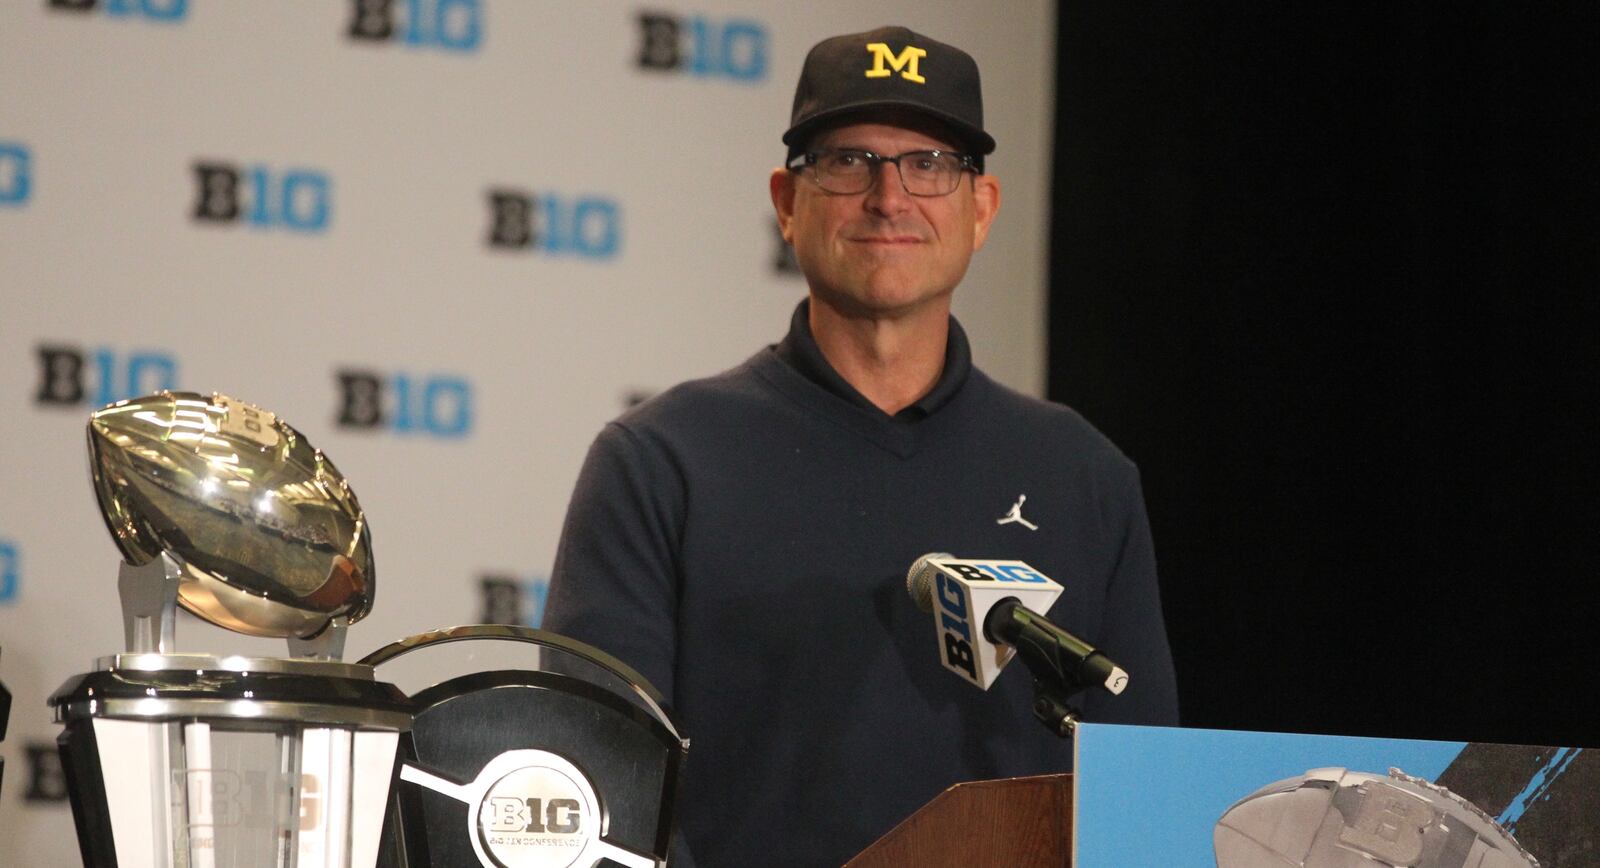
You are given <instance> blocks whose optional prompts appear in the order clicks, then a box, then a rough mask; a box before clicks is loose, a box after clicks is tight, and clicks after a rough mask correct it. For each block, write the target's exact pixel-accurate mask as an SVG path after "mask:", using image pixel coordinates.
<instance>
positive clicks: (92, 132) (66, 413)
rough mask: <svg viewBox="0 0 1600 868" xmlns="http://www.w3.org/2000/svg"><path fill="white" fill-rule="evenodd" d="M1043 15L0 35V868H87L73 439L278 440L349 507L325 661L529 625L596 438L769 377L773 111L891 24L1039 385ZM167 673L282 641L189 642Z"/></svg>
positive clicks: (996, 335) (642, 19)
mask: <svg viewBox="0 0 1600 868" xmlns="http://www.w3.org/2000/svg"><path fill="white" fill-rule="evenodd" d="M1054 8H1055V4H1054V3H1052V2H1049V0H1007V2H1003V3H999V4H980V3H971V2H966V0H881V2H877V3H873V4H862V3H859V2H845V0H812V2H809V3H804V4H796V3H782V4H780V3H763V2H756V0H744V2H736V0H694V2H679V0H660V2H651V3H648V4H634V3H623V2H611V0H606V2H600V0H299V2H285V0H0V82H3V86H0V682H3V683H4V684H5V685H6V686H7V687H8V688H9V689H10V690H11V692H12V693H13V694H14V695H15V707H14V709H13V712H12V716H11V727H10V731H9V733H8V734H7V738H6V740H5V742H4V744H3V745H0V756H3V757H4V758H5V777H4V786H3V789H0V865H7V866H9V865H21V864H30V865H52V866H54V865H69V864H75V861H76V858H77V857H76V844H75V840H74V836H73V832H72V825H71V817H70V812H69V811H68V810H67V808H66V804H65V802H64V801H63V799H64V797H65V789H64V782H63V780H62V778H61V775H60V770H59V767H58V765H57V764H56V760H55V754H54V738H55V735H56V732H57V727H56V726H55V725H54V724H53V723H52V722H51V720H50V716H49V711H48V710H47V708H46V707H45V698H46V697H47V696H48V695H49V693H50V692H51V691H53V690H54V689H55V688H56V687H57V686H59V685H60V684H61V683H62V682H63V681H64V680H65V679H66V678H67V677H68V676H69V675H71V674H73V673H75V672H80V671H84V670H86V669H89V668H90V667H91V666H92V663H93V660H94V659H95V658H96V657H98V656H101V655H106V654H111V653H115V652H117V651H119V650H121V646H122V626H121V618H120V613H119V609H118V602H117V596H116V574H117V570H116V565H117V560H118V554H117V550H116V548H115V547H114V545H113V543H112V542H111V539H110V537H109V536H108V534H107V531H106V529H105V527H104V525H103V523H102V521H101V519H100V517H99V515H98V512H97V510H96V507H95V505H94V498H93V495H92V491H91V488H90V483H89V476H88V470H87V462H86V451H85V447H84V423H85V420H86V418H87V416H88V414H89V412H90V411H91V410H93V409H95V408H97V407H99V406H101V405H102V404H105V403H107V402H110V401H113V400H117V399H121V398H125V397H130V396H133V395H138V394H146V393H150V392H154V391H158V390H160V389H166V388H171V389H182V390H193V391H201V392H211V391H221V392H224V393H226V394H230V395H232V396H234V397H237V398H239V399H242V400H246V401H249V402H252V403H255V404H259V405H261V406H263V407H265V408H267V409H270V410H273V411H276V412H277V413H278V414H279V415H280V416H281V417H282V418H284V419H285V420H286V421H288V422H289V423H290V424H292V425H294V426H295V427H297V428H299V429H300V430H301V431H302V432H303V433H304V434H305V435H306V436H307V438H308V439H309V440H310V441H311V442H312V443H313V444H315V445H317V446H319V447H321V448H322V449H323V451H324V452H326V453H327V454H328V455H329V456H330V457H331V458H332V459H333V460H334V461H335V462H336V463H337V464H338V466H339V467H340V469H341V470H342V471H343V472H344V474H345V475H346V476H347V477H348V478H349V479H350V481H351V483H352V485H353V487H354V489H355V491H356V493H357V495H358V496H359V498H360V499H361V502H362V505H363V506H364V507H365V509H366V512H367V516H368V518H369V519H370V523H371V527H372V532H373V545H374V551H375V553H376V562H377V580H378V589H379V594H378V596H377V606H376V609H375V611H374V613H373V615H372V616H371V617H370V618H368V619H367V620H365V621H363V622H361V623H359V624H357V625H355V626H354V627H353V628H352V629H351V632H350V638H349V644H348V648H347V651H348V655H347V656H348V657H350V658H351V659H354V658H358V657H360V656H362V655H364V654H365V653H367V652H368V651H370V650H372V649H374V648H377V647H379V646H381V645H383V644H385V643H387V642H389V641H390V640H392V639H396V638H399V637H401V636H405V635H409V634H412V633H417V632H420V631H423V630H427V629H431V628H434V627H439V626H446V625H453V624H460V623H471V622H479V621H501V622H520V623H529V624H533V623H536V622H537V620H538V618H539V615H540V611H541V608H542V605H543V599H544V588H545V578H546V576H547V574H548V571H549V567H550V563H551V560H552V558H553V556H554V550H555V544H556V539H557V535H558V533H559V530H560V526H561V519H562V514H563V512H564V510H565V505H566V500H567V496H568V494H569V493H570V490H571V486H572V483H573V481H574V479H575V478H576V476H577V472H578V467H579V464H580V462H581V461H582V458H583V454H584V451H585V449H586V448H587V446H588V444H589V441H590V439H591V438H592V437H593V436H594V434H595V433H596V432H597V431H598V430H599V429H600V427H601V426H602V425H603V424H604V423H605V421H606V420H607V419H610V418H612V417H613V416H615V415H616V414H617V413H618V412H620V411H621V410H622V409H624V408H625V407H626V406H627V405H628V403H629V402H631V401H636V400H639V399H640V398H641V397H643V396H647V395H649V394H651V393H653V392H655V391H658V390H660V389H663V388H665V387H667V386H669V385H671V384H672V383H674V382H677V381H679V380H682V379H686V378H690V377H696V376H704V375H707V374H711V373H714V372H716V371H719V370H722V369H725V368H727V367H730V366H732V365H734V364H737V363H738V362H740V361H742V360H743V359H744V358H746V357H747V356H748V355H750V354H751V353H752V352H754V351H755V350H757V349H758V348H759V347H761V346H763V345H765V344H768V343H772V342H774V341H776V340H778V339H779V338H780V337H781V336H782V335H783V332H784V330H785V328H786V327H787V323H788V317H789V313H790V311H791V309H792V307H793V306H794V304H795V303H796V301H797V300H798V299H799V298H800V297H801V296H802V295H803V293H804V284H803V282H802V281H801V279H800V278H799V277H798V275H797V274H796V273H795V272H794V271H793V269H792V267H791V266H790V264H789V260H788V259H787V258H786V256H785V252H786V251H785V248H784V247H783V245H782V243H781V242H780V240H779V239H778V236H777V231H776V225H775V223H774V221H773V219H772V216H771V208H770V205H769V202H768V199H767V192H766V191H767V181H766V178H767V173H768V171H769V170H770V169H771V168H772V167H773V166H775V165H778V164H779V163H781V162H782V159H783V156H784V150H783V146H782V145H781V144H780V142H779V140H778V139H779V136H780V135H781V133H782V131H783V129H784V128H785V127H786V126H787V121H788V117H789V108H790V101H791V99H792V96H793V88H794V82H795V78H796V76H797V75H798V73H799V68H800V63H801V61H802V59H803V58H804V56H805V52H806V50H807V49H808V48H809V47H810V46H811V45H812V44H813V43H815V42H816V41H817V40H819V39H821V38H824V37H827V36H830V35H834V34H838V33H845V32H852V31H859V30H865V29H868V28H871V27H875V26H878V25H882V24H888V23H899V24H905V25H908V26H910V27H911V28H912V29H914V30H918V31H920V32H924V33H927V34H928V35H930V36H932V37H935V38H937V39H940V40H942V41H946V42H951V43H954V44H956V45H960V46H962V47H963V48H965V49H967V50H968V51H969V52H971V53H972V54H973V55H974V56H975V57H977V59H978V61H979V64H980V66H981V68H982V71H983V76H984V91H985V95H986V97H987V104H986V107H985V108H986V115H987V119H988V124H987V125H988V127H989V129H990V130H991V131H992V132H993V133H994V135H995V137H996V138H997V139H998V140H999V142H1000V147H999V150H998V151H997V153H996V154H995V155H994V156H993V157H992V158H991V159H990V161H989V167H990V170H991V171H992V172H994V173H995V174H997V175H998V176H999V177H1000V178H1001V180H1002V182H1003V183H1004V185H1005V188H1004V189H1005V200H1004V207H1003V209H1002V213H1001V216H1000V220H999V223H998V225H997V227H996V230H995V232H994V234H993V235H992V236H991V237H990V243H989V246H988V248H987V249H986V250H985V251H984V252H983V253H981V254H979V257H978V259H977V260H976V262H975V264H974V266H973V268H972V271H971V272H970V274H969V275H968V278H967V281H966V283H965V285H964V286H963V288H962V289H961V290H960V291H959V292H958V293H957V303H956V312H957V315H958V316H959V317H960V318H961V319H962V321H963V323H964V324H965V325H966V327H967V329H968V331H969V332H970V333H971V334H972V336H973V340H974V345H975V357H976V360H977V362H978V364H979V365H981V366H982V367H984V368H985V369H986V370H988V371H989V372H990V373H991V374H993V375H995V376H996V377H997V378H999V379H1000V380H1001V381H1003V382H1006V383H1008V384H1010V385H1012V386H1015V387H1017V388H1020V389H1022V390H1024V391H1028V392H1032V393H1034V394H1039V393H1041V392H1042V390H1043V387H1044V342H1045V323H1044V311H1045V273H1046V265H1047V255H1048V249H1047V237H1046V234H1047V230H1048V210H1047V209H1048V196H1049V185H1050V153H1051V151H1050V129H1051V124H1052V112H1053V94H1052V89H1053V81H1054V66H1055V64H1054V32H1055V19H1054V14H1055V12H1054ZM178 642H179V645H180V647H181V648H185V649H188V650H197V651H224V650H226V651H240V652H243V653H260V654H270V655H281V654H282V653H283V651H282V646H281V643H278V642H270V643H269V642H264V641H262V640H247V639H244V638H243V637H235V636H231V635H228V634H223V633H221V632H220V631H216V630H215V629H214V628H210V627H205V626H204V625H201V624H198V623H197V622H196V621H194V620H193V619H190V618H185V620H184V621H183V622H182V623H181V624H180V627H179V637H178Z"/></svg>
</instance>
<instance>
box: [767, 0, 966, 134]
mask: <svg viewBox="0 0 1600 868" xmlns="http://www.w3.org/2000/svg"><path fill="white" fill-rule="evenodd" d="M886 109H887V110H892V111H902V112H909V113H912V114H919V115H924V116H926V117H930V118H933V119H934V120H936V121H939V122H940V123H942V124H944V125H945V126H947V127H949V128H950V129H951V130H953V131H954V132H955V134H956V135H957V136H958V137H959V138H960V145H961V147H962V148H964V149H965V150H967V151H968V152H969V153H972V154H974V155H977V156H982V155H984V154H989V153H993V151H994V137H993V136H990V135H989V134H988V133H986V132H984V131H983V93H982V89H981V88H980V87H979V84H978V63H977V61H975V60H973V59H972V56H971V55H969V54H967V53H966V52H965V51H962V50H961V49H959V48H956V47H955V46H953V45H946V44H944V43H943V42H939V41H937V40H934V39H929V38H928V37H926V36H922V35H920V34H917V33H913V32H911V31H910V30H907V29H906V28H904V27H879V28H878V29H876V30H869V31H867V32H866V33H851V34H848V35H845V36H835V37H833V38H832V39H824V40H823V41H821V42H819V43H817V44H816V45H815V46H813V47H812V49H811V52H810V53H809V54H807V55H806V62H805V65H804V66H803V67H801V69H800V84H799V85H798V86H796V87H795V91H794V113H793V115H792V116H791V118H790V122H789V129H788V131H787V132H785V133H784V134H783V143H784V144H785V145H788V146H789V156H790V158H791V159H792V158H794V157H795V156H796V155H798V154H799V153H800V151H801V149H802V148H804V147H805V146H806V143H807V141H808V140H809V139H810V138H811V136H812V135H813V134H814V133H816V132H817V131H818V130H821V129H824V128H826V127H829V126H832V125H834V124H836V123H842V122H846V121H853V120H870V119H871V117H872V114H873V112H875V111H882V110H886Z"/></svg>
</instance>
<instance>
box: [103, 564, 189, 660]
mask: <svg viewBox="0 0 1600 868" xmlns="http://www.w3.org/2000/svg"><path fill="white" fill-rule="evenodd" d="M181 575H183V567H182V565H180V564H179V563H178V561H177V560H176V559H175V558H173V556H172V555H170V554H168V553H166V552H162V553H161V555H160V556H159V557H155V558H151V559H150V560H149V561H148V562H147V563H145V564H143V565H138V566H136V565H134V564H130V563H128V562H127V561H123V562H122V564H121V567H120V568H119V569H118V570H117V593H118V594H119V595H120V596H121V597H122V632H123V638H124V640H125V641H126V643H127V648H128V653H129V654H170V653H172V652H173V651H174V650H175V649H176V646H177V639H176V637H177V621H178V577H179V576H181Z"/></svg>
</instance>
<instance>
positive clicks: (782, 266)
mask: <svg viewBox="0 0 1600 868" xmlns="http://www.w3.org/2000/svg"><path fill="white" fill-rule="evenodd" d="M770 225H771V226H772V237H773V238H774V239H776V243H777V250H776V252H774V253H773V256H772V271H773V272H774V273H775V274H781V275H783V276H784V277H798V276H800V274H801V271H800V260H798V259H796V258H795V257H794V246H793V245H791V244H790V243H789V242H787V241H785V240H783V227H782V226H779V225H778V220H777V218H773V219H772V220H771V221H770Z"/></svg>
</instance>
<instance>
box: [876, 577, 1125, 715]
mask: <svg viewBox="0 0 1600 868" xmlns="http://www.w3.org/2000/svg"><path fill="white" fill-rule="evenodd" d="M1061 591H1062V588H1061V586H1060V585H1058V584H1056V583H1055V582H1053V581H1051V580H1050V579H1049V578H1047V577H1046V576H1045V575H1044V574H1043V573H1040V572H1039V571H1038V570H1035V569H1033V568H1032V567H1030V566H1028V565H1027V564H1025V563H1023V562H1022V561H999V560H968V559H962V558H954V557H951V556H950V555H949V554H947V553H944V552H930V553H929V554H925V555H923V556H921V557H919V558H917V559H916V561H914V562H913V563H912V564H911V569H910V570H908V571H907V573H906V592H907V593H908V594H909V595H910V596H911V599H912V602H914V603H915V604H916V606H917V608H918V609H921V610H922V611H924V612H929V613H932V614H933V615H934V621H935V623H936V626H937V637H938V642H939V652H940V660H941V662H943V663H944V667H945V668H946V669H949V670H950V671H951V672H954V673H955V674H957V675H959V676H961V677H962V678H963V679H965V680H966V681H968V682H970V683H971V684H973V685H975V686H977V687H979V688H982V689H984V690H987V689H989V686H990V685H991V684H993V683H994V680H995V678H997V677H998V676H999V675H1000V670H1001V669H1003V668H1005V665H1006V664H1007V663H1009V662H1011V658H1012V657H1013V656H1016V655H1018V654H1020V655H1021V656H1022V662H1023V664H1024V665H1026V666H1027V667H1028V669H1029V671H1031V672H1032V673H1033V676H1034V677H1035V678H1036V679H1038V680H1039V681H1041V682H1047V683H1049V684H1051V685H1052V686H1054V687H1056V688H1057V689H1059V690H1062V691H1065V693H1066V694H1068V695H1070V694H1072V693H1076V692H1077V691H1079V690H1082V689H1083V688H1084V687H1088V686H1098V687H1103V688H1104V689H1105V690H1107V691H1109V692H1110V693H1112V694H1113V695H1116V694H1121V693H1122V691H1123V690H1124V689H1126V688H1127V686H1128V673H1127V672H1126V671H1125V670H1123V669H1122V667H1120V666H1118V665H1117V664H1115V663H1113V662H1112V661H1111V659H1110V658H1108V657H1106V655H1104V654H1102V653H1100V652H1099V651H1098V650H1096V649H1095V647H1094V646H1092V645H1090V644H1089V643H1087V642H1084V641H1083V640H1082V639H1079V638H1078V637H1076V636H1074V635H1072V634H1071V633H1068V632H1067V631H1066V630H1063V629H1061V628H1060V627H1057V626H1056V625H1055V624H1052V623H1050V621H1049V620H1048V619H1047V618H1045V617H1044V616H1043V615H1041V614H1039V613H1038V612H1037V611H1035V610H1034V609H1032V608H1029V607H1028V606H1027V605H1025V604H1024V602H1023V598H1026V599H1027V600H1028V602H1031V603H1033V604H1034V605H1035V606H1037V607H1038V608H1040V609H1048V608H1050V604H1051V603H1054V602H1055V600H1056V597H1058V596H1060V595H1061Z"/></svg>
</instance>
